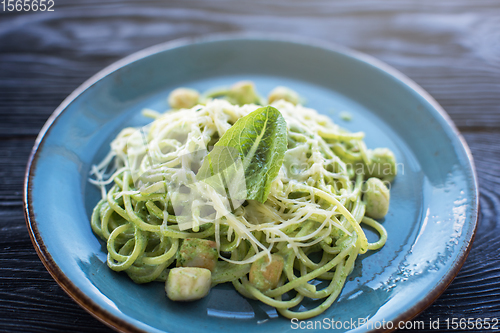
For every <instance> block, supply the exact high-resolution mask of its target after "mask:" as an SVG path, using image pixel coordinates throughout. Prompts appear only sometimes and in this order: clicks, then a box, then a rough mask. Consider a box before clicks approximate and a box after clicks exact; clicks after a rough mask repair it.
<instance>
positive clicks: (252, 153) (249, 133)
mask: <svg viewBox="0 0 500 333" xmlns="http://www.w3.org/2000/svg"><path fill="white" fill-rule="evenodd" d="M286 149H287V129H286V122H285V119H284V118H283V116H282V115H281V113H280V112H279V111H278V110H277V109H276V108H273V107H272V106H267V107H263V108H259V109H257V110H255V111H253V112H252V113H250V114H248V115H246V116H245V117H242V118H240V119H238V121H237V122H236V123H235V124H234V125H233V126H232V127H231V128H230V129H229V130H227V131H226V133H224V135H223V136H222V137H221V138H220V139H219V141H218V142H217V143H216V144H215V146H214V149H213V150H212V151H211V152H210V154H208V155H207V157H206V158H205V160H204V161H203V164H202V166H201V168H200V170H199V171H198V174H197V175H196V178H197V179H198V180H204V179H207V178H209V177H210V176H213V175H215V174H218V173H221V172H222V171H224V170H228V169H229V166H231V165H233V164H235V163H236V162H237V160H241V165H242V168H243V171H244V175H245V184H246V192H247V193H246V194H247V195H246V199H247V200H257V201H259V202H261V203H264V202H265V201H266V200H267V197H268V195H269V192H270V191H271V182H272V181H273V180H274V179H275V178H276V176H277V175H278V172H279V170H280V168H281V165H282V164H283V157H284V155H285V152H286ZM233 169H234V168H233ZM224 178H226V179H227V177H224ZM227 180H228V181H229V182H230V181H231V178H229V179H227ZM226 187H227V186H226Z"/></svg>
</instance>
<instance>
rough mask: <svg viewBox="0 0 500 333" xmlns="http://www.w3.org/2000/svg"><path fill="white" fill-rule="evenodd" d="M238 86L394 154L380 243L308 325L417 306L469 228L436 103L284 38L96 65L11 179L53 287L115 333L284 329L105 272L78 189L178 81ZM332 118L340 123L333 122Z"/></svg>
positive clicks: (447, 268) (258, 315) (336, 50)
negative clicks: (287, 95) (344, 115)
mask: <svg viewBox="0 0 500 333" xmlns="http://www.w3.org/2000/svg"><path fill="white" fill-rule="evenodd" d="M242 79H248V80H253V81H254V82H255V84H256V86H257V89H258V91H259V92H260V93H261V94H263V95H267V93H268V92H269V91H270V90H271V89H272V88H273V87H275V86H277V85H284V86H288V87H290V88H292V89H294V90H296V91H298V92H299V93H300V94H301V95H302V96H303V97H305V98H306V99H307V106H309V107H312V108H315V109H317V110H318V111H319V112H320V113H324V114H327V115H329V116H331V117H332V119H333V120H334V121H335V122H337V123H339V124H340V125H341V126H343V127H346V128H348V129H350V130H352V131H358V130H361V131H364V132H365V133H366V139H365V142H366V144H367V146H368V147H369V148H375V147H388V148H390V149H391V150H392V151H394V152H395V155H396V157H397V160H398V171H399V175H398V176H397V178H396V180H395V181H394V183H393V186H392V189H391V200H392V201H391V207H390V211H389V214H388V215H387V216H386V218H385V221H384V226H385V227H386V228H387V231H388V233H389V239H388V241H387V244H386V245H385V246H384V247H383V248H382V249H381V250H378V251H369V253H367V254H365V255H362V256H360V257H359V258H358V260H357V262H356V267H355V269H354V271H353V272H352V274H351V275H350V276H349V278H348V281H347V283H346V285H345V287H344V289H343V291H342V293H341V295H340V297H339V298H338V300H337V301H336V302H335V303H334V304H333V305H332V307H331V308H330V309H328V310H327V311H326V312H325V313H324V314H322V315H320V316H318V317H317V318H315V320H321V321H323V319H325V318H332V319H333V320H335V321H342V322H344V321H351V319H352V320H353V321H354V322H356V323H357V322H358V319H359V318H369V319H370V320H371V321H372V322H377V321H378V322H382V320H385V321H393V322H394V323H395V325H396V323H397V322H398V321H400V320H408V319H410V318H412V317H414V316H415V315H416V314H418V313H419V312H420V311H422V310H423V309H425V308H426V307H427V306H428V305H430V304H431V303H432V301H434V300H435V299H436V298H437V297H438V296H439V295H440V294H441V293H442V292H443V291H444V290H445V289H446V287H447V285H448V284H449V283H450V282H451V280H452V279H453V278H454V276H455V275H456V274H457V273H458V270H459V269H460V267H461V265H462V263H463V261H464V260H465V258H466V256H467V254H468V252H469V250H470V245H471V241H472V238H473V236H474V232H475V228H476V223H477V209H478V202H477V199H478V198H477V184H476V177H475V172H474V166H473V162H472V158H471V155H470V153H469V151H468V148H467V146H466V144H465V142H464V141H463V140H462V138H461V136H460V135H459V134H458V132H457V131H456V130H455V128H454V126H453V124H452V123H451V121H450V120H449V118H448V116H447V115H446V114H445V113H444V111H442V109H441V108H440V106H439V105H438V104H437V103H436V102H435V101H434V100H433V99H432V98H431V97H430V96H429V95H428V94H426V93H425V92H424V91H423V90H422V89H421V88H419V87H418V86H417V85H416V84H414V83H413V82H412V81H410V80H409V79H408V78H406V77H405V76H403V75H402V74H400V73H398V72H397V71H395V70H394V69H392V68H390V67H389V66H387V65H384V64H382V63H380V62H379V61H377V60H375V59H373V58H371V57H368V56H366V55H362V54H360V53H357V52H354V51H351V50H347V49H344V48H341V47H338V46H331V45H326V46H325V45H324V44H314V43H310V42H307V43H303V42H301V41H297V40H296V39H290V38H288V37H285V38H283V37H251V36H250V37H248V36H234V35H233V36H222V37H221V36H219V37H212V38H205V39H197V40H194V41H185V40H184V41H174V42H170V43H166V44H162V45H158V46H155V47H152V48H149V49H147V50H144V51H141V52H139V53H137V54H134V55H132V56H130V57H128V58H126V59H124V60H121V61H119V62H117V63H116V64H114V65H112V66H110V67H108V68H106V69H105V70H103V71H102V72H100V73H99V74H97V75H96V76H94V77H93V78H91V79H90V80H89V81H87V82H86V83H85V84H83V85H82V86H81V87H80V88H78V89H77V90H76V91H75V92H74V93H73V94H72V95H70V96H69V97H68V98H67V99H66V100H65V101H64V102H63V104H62V105H61V106H60V107H59V108H58V109H57V110H56V111H55V112H54V115H53V116H52V117H51V118H50V119H49V120H48V121H47V124H46V125H45V127H44V128H43V129H42V131H41V133H40V136H39V137H38V140H37V144H36V145H35V147H34V149H33V154H32V156H31V158H30V162H29V164H28V169H27V176H26V184H25V214H26V219H27V223H28V228H29V230H30V233H31V236H32V239H33V242H34V244H35V248H36V249H37V252H38V253H39V255H40V257H41V259H42V261H43V262H44V264H45V266H46V267H47V269H48V270H49V272H50V273H51V274H52V276H53V277H54V278H55V279H56V281H57V282H58V283H59V284H60V285H61V286H62V287H63V289H64V290H65V291H66V292H67V293H68V294H69V295H70V296H71V297H73V298H74V299H75V300H76V301H77V302H78V303H79V304H80V305H82V306H83V307H84V308H86V309H87V310H88V311H90V312H91V313H92V314H94V315H95V316H96V317H97V318H99V319H100V320H102V321H104V322H105V323H107V324H109V325H111V326H113V327H115V328H117V329H119V330H123V331H141V330H143V331H152V332H159V331H168V332H205V331H206V332H232V333H233V332H235V331H241V332H254V331H255V332H257V331H258V332H287V331H295V330H294V328H297V327H298V326H297V324H294V323H291V322H290V320H288V319H285V318H282V317H279V316H277V314H276V312H275V310H274V309H272V308H270V307H268V306H265V305H263V304H261V303H259V302H256V301H250V300H247V299H245V298H243V297H241V296H240V295H239V294H238V293H237V292H236V291H235V290H234V289H233V287H232V286H231V285H222V286H218V287H216V288H215V289H213V290H212V291H211V292H210V294H209V296H208V297H206V298H204V299H203V300H201V301H198V302H194V303H188V304H183V303H173V302H170V301H169V300H168V299H167V298H166V296H165V293H164V285H163V284H161V283H151V284H148V285H136V284H134V283H133V282H132V281H131V280H130V279H129V278H128V277H127V276H126V275H125V274H119V273H116V272H113V271H111V270H110V269H109V268H108V267H107V265H106V249H105V246H103V244H102V243H101V242H100V241H99V240H98V239H97V238H96V237H95V236H94V234H93V233H92V230H91V228H90V224H89V218H90V215H91V211H92V208H93V206H94V205H95V204H96V202H97V201H98V199H99V196H100V194H99V192H98V190H97V189H96V188H95V187H93V186H92V185H91V184H89V183H88V181H87V179H88V174H89V170H90V166H91V165H92V164H93V163H96V162H98V161H100V160H101V159H102V158H103V157H104V155H105V154H106V152H107V151H108V150H109V143H110V141H111V140H112V139H113V138H114V137H115V135H116V134H117V133H118V132H119V131H120V130H121V129H122V128H124V127H126V126H139V125H144V124H146V123H147V122H148V120H147V119H146V118H144V117H143V116H142V115H141V110H142V109H143V108H145V107H147V108H151V109H154V110H157V111H164V110H166V109H167V104H166V97H167V95H168V93H169V92H170V91H171V90H172V89H174V88H176V87H179V86H187V87H192V88H196V89H199V90H202V91H203V90H206V89H208V88H212V87H214V86H221V85H230V84H232V83H234V82H235V81H238V80H242ZM342 111H348V112H349V113H350V114H351V115H352V120H351V121H344V120H342V119H341V117H340V116H339V114H341V112H342ZM368 236H369V237H370V235H368ZM371 236H373V235H371ZM372 326H373V325H372ZM325 327H326V328H328V327H327V326H323V328H325ZM349 327H350V325H349ZM350 328H353V327H350ZM371 328H373V327H368V326H366V325H365V326H361V327H358V328H357V329H356V331H366V330H371ZM343 330H344V329H341V330H340V331H343Z"/></svg>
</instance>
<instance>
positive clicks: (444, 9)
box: [0, 0, 500, 136]
mask: <svg viewBox="0 0 500 333" xmlns="http://www.w3.org/2000/svg"><path fill="white" fill-rule="evenodd" d="M119 3H120V4H122V2H117V1H116V0H115V1H110V2H108V3H107V4H105V5H101V4H100V3H99V4H98V3H96V2H83V1H75V2H64V1H60V2H58V3H57V5H56V6H57V11H56V12H54V13H40V12H38V13H30V14H29V15H13V14H10V15H7V16H5V17H3V16H2V20H1V21H0V45H2V47H1V48H0V119H2V122H1V123H0V133H1V134H0V135H2V136H8V135H24V134H27V135H35V134H36V133H37V132H38V130H39V129H40V128H41V126H42V125H43V123H44V121H45V119H46V118H47V117H48V116H49V115H50V113H51V112H52V111H53V110H54V109H55V108H56V107H57V105H58V104H59V103H60V102H61V101H62V100H63V99H64V97H66V96H67V95H68V94H69V93H70V92H71V91H72V90H73V89H74V88H76V87H77V86H78V85H79V84H81V83H82V82H83V81H85V80H86V79H87V78H88V77H90V76H91V75H92V74H94V73H95V72H97V71H98V70H99V69H101V68H103V67H105V66H106V65H108V64H109V63H111V62H112V61H114V60H117V59H119V58H121V57H123V56H125V55H128V54H130V53H132V52H135V51H137V50H139V49H142V48H144V47H147V46H150V45H153V44H156V43H160V42H164V41H166V40H171V39H174V38H178V37H185V36H196V35H200V34H206V33H214V32H229V31H255V32H259V31H260V32H278V33H279V32H285V33H291V34H295V35H298V36H304V37H311V38H317V39H322V40H326V41H330V42H335V43H339V44H342V45H346V46H349V47H352V48H354V49H358V50H361V51H364V52H366V53H368V54H371V55H373V56H375V57H377V58H379V59H381V60H383V61H385V62H387V63H388V64H390V65H392V66H394V67H396V68H397V69H399V70H400V71H402V72H403V73H405V74H406V75H408V76H409V77H411V78H412V79H414V80H415V81H416V82H417V83H419V84H420V85H422V86H423V87H424V88H425V89H426V90H427V91H429V93H431V95H433V96H434V97H435V98H436V99H437V100H438V102H440V103H441V104H442V106H443V107H444V108H445V109H446V110H447V111H448V113H449V114H450V115H451V117H452V119H453V120H454V121H455V122H456V124H457V125H458V126H459V127H460V128H463V129H467V128H468V127H481V128H482V127H486V128H500V94H499V91H500V58H499V57H498V54H499V51H500V44H499V43H495V42H493V41H495V40H497V39H498V35H499V31H500V20H498V15H499V14H500V8H498V7H499V6H496V5H494V2H491V1H474V2H473V3H471V2H468V1H454V2H449V1H444V2H439V3H436V2H435V1H431V0H425V1H419V2H414V1H397V2H394V1H375V2H373V3H372V2H369V1H353V2H349V1H344V2H333V1H319V0H318V1H310V2H307V4H306V3H304V2H302V1H281V2H280V1H278V2H272V1H258V2H256V4H255V5H252V6H249V5H247V4H245V3H244V2H242V3H235V2H232V1H209V2H207V1H201V0H198V1H189V2H184V1H183V2H180V1H172V2H168V3H160V2H148V3H147V4H142V2H141V4H138V3H136V2H132V1H130V2H128V3H129V5H130V6H125V7H124V6H118V4H119ZM2 15H4V14H2ZM257 23H258V24H257ZM16 27H22V30H19V29H17V28H16ZM20 122H23V123H24V125H25V126H23V127H19V126H13V125H16V124H19V123H20Z"/></svg>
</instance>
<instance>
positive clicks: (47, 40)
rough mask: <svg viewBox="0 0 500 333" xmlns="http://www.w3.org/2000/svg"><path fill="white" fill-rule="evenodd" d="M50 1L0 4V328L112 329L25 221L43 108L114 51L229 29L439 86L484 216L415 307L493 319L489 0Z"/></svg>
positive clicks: (499, 309) (499, 132)
mask: <svg viewBox="0 0 500 333" xmlns="http://www.w3.org/2000/svg"><path fill="white" fill-rule="evenodd" d="M54 1H55V5H54V7H53V9H54V11H53V12H50V13H49V12H40V11H38V12H4V11H2V8H1V7H0V331H18V332H48V331H50V332H67V331H72V332H104V331H110V329H109V328H107V327H106V326H105V325H104V324H101V323H100V322H99V321H97V320H96V319H94V318H93V317H92V316H91V315H89V314H88V313H86V312H85V311H84V310H82V309H81V308H80V307H79V306H78V305H77V304H76V303H75V302H73V301H72V300H71V299H70V298H69V297H68V296H67V295H66V294H65V293H64V291H63V290H62V289H61V288H59V286H58V285H57V284H56V283H55V282H54V280H52V278H51V277H50V275H49V273H47V271H46V270H45V268H44V267H43V265H42V263H41V262H40V260H39V259H38V257H37V255H36V252H35V250H34V248H33V246H32V244H31V241H30V238H29V236H28V232H27V229H26V226H25V221H24V216H23V210H22V187H23V177H24V169H25V165H26V161H27V158H28V155H29V153H30V150H31V147H32V146H33V142H34V140H35V138H36V135H37V134H38V132H39V130H40V128H41V127H42V125H43V124H44V122H45V121H46V119H47V118H48V117H49V115H50V114H51V113H52V112H53V110H54V109H55V108H56V107H57V106H58V105H59V103H60V102H61V101H62V100H63V99H64V98H65V97H66V96H67V95H68V94H69V93H71V91H72V90H73V89H75V88H76V87H77V86H79V85H80V84H81V83H82V82H83V81H85V80H86V79H87V78H88V77H90V76H91V75H92V74H94V73H95V72H97V71H98V70H100V69H102V68H103V67H105V66H106V65H108V64H110V63H112V62H114V61H115V60H117V59H119V58H121V57H123V56H126V55H128V54H130V53H132V52H135V51H137V50H140V49H142V48H144V47H147V46H150V45H153V44H157V43H160V42H164V41H168V40H172V39H175V38H178V37H186V36H199V35H204V34H208V33H215V32H230V31H250V32H286V33H292V34H296V35H300V36H306V37H308V36H309V37H314V38H316V39H318V38H319V39H323V40H327V41H331V42H335V43H339V44H343V45H345V46H348V47H351V48H354V49H357V50H360V51H362V52H365V53H368V54H371V55H373V56H375V57H377V58H378V59H380V60H382V61H385V62H387V63H388V64H390V65H392V66H394V67H395V68H397V69H399V70H400V71H401V72H403V73H405V74H406V75H408V76H409V77H410V78H412V79H413V80H415V81H416V82H417V83H418V84H420V85H421V86H422V87H423V88H424V89H426V90H427V91H428V92H429V93H430V94H431V95H433V96H434V97H435V98H436V100H437V101H438V102H439V103H440V104H441V105H442V106H443V107H444V109H445V110H446V111H447V112H448V113H449V115H450V116H451V118H452V119H453V120H454V122H455V124H456V125H457V126H458V128H459V129H460V131H461V132H462V133H463V134H464V136H465V138H466V140H467V142H468V144H469V146H470V148H471V150H472V153H473V155H474V158H475V162H476V166H477V172H478V175H479V185H480V192H481V199H480V202H481V216H480V220H479V226H478V230H477V235H476V238H475V241H474V245H473V248H472V251H471V252H470V255H469V257H468V259H467V261H466V262H465V265H464V266H463V268H462V270H461V271H460V273H459V274H458V276H457V278H456V279H455V280H454V282H453V283H452V284H451V285H450V287H449V288H448V289H447V290H446V292H445V293H444V294H443V295H442V296H441V297H440V298H439V299H438V300H437V301H436V302H435V303H434V304H433V305H432V306H430V307H429V308H428V309H427V310H425V311H424V312H423V313H422V314H421V315H420V316H419V317H417V318H416V319H415V320H424V321H426V322H428V320H429V319H434V320H435V319H437V318H439V319H440V320H441V322H443V320H445V319H446V318H450V319H451V318H500V223H499V222H500V2H499V1H497V0H473V1H472V0H471V1H466V0H440V1H436V0H419V1H409V0H398V1H395V0H394V1H391V0H383V1H382V0H379V1H377V0H371V1H370V0H355V1H348V0H344V1H333V0H313V1H311V0H310V1H306V0H276V1H273V0H253V1H236V0H234V1H231V0H211V1H203V0H166V1H160V0H150V1H140V0H135V1H131V0H121V1H120V0H111V1H96V0H71V1H70V0H54ZM0 6H2V4H1V3H0ZM426 328H427V329H428V327H426ZM441 329H442V330H445V329H444V326H442V327H441Z"/></svg>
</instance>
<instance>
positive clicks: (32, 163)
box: [23, 32, 479, 332]
mask: <svg viewBox="0 0 500 333" xmlns="http://www.w3.org/2000/svg"><path fill="white" fill-rule="evenodd" d="M231 40H234V41H242V40H249V41H265V40H267V41H279V42H287V43H293V44H299V45H301V46H306V47H315V48H320V49H323V50H327V51H332V52H336V53H340V54H342V55H345V56H347V57H350V58H354V59H356V60H359V61H361V62H364V63H367V64H369V65H371V66H373V67H375V68H378V69H380V70H381V71H383V72H385V73H387V74H389V75H390V76H392V77H393V78H395V79H397V80H399V81H401V82H402V83H403V84H404V85H406V86H408V87H409V88H411V89H412V90H413V91H415V92H416V93H417V94H418V95H419V96H420V97H422V98H423V99H424V100H425V101H426V102H427V103H429V104H430V105H431V106H432V108H433V109H434V110H435V111H437V114H438V115H439V116H441V117H442V119H443V120H444V121H445V123H446V124H447V125H448V126H449V128H450V129H451V132H452V134H453V135H454V136H455V137H456V138H458V140H459V142H460V145H461V148H463V149H464V152H465V155H466V157H467V162H468V163H469V167H470V171H471V175H472V179H471V180H472V185H473V186H472V188H471V193H472V194H473V196H474V198H472V201H473V202H472V205H473V207H472V221H471V222H472V223H473V228H472V232H471V236H470V238H469V239H466V241H467V244H466V246H465V248H464V249H462V250H461V253H459V255H458V257H457V260H456V261H455V262H454V263H453V265H451V267H450V269H449V271H448V272H447V274H446V275H445V276H444V277H443V279H442V280H441V281H440V282H439V283H438V284H437V285H436V287H435V288H434V289H433V290H432V291H430V292H429V293H427V295H426V296H425V297H424V298H423V299H422V300H421V301H420V302H418V303H416V304H414V305H413V306H412V307H410V308H409V309H407V310H406V311H404V312H402V313H400V314H399V315H398V316H397V317H396V318H395V319H394V320H393V322H394V324H395V325H394V329H395V328H396V327H398V323H400V322H406V321H409V320H412V319H413V318H415V317H416V316H417V315H419V314H420V313H421V312H422V311H424V310H425V309H426V308H428V307H429V306H430V305H431V304H432V303H433V302H434V301H435V300H436V299H437V298H439V296H440V295H441V294H442V293H444V291H445V290H446V289H447V288H448V286H449V285H450V284H451V282H452V281H453V280H454V278H455V277H456V276H457V274H458V273H459V271H460V269H461V268H462V266H463V264H464V263H465V261H466V259H467V256H468V255H469V253H470V250H471V248H472V244H473V241H474V238H475V235H476V231H477V226H478V218H479V185H478V179H477V171H476V167H475V164H474V159H473V156H472V153H471V151H470V149H469V146H468V144H467V142H466V141H465V139H464V137H463V136H462V134H461V133H460V131H459V130H458V128H457V127H456V125H455V124H454V122H453V120H452V119H451V118H450V116H449V115H448V114H447V113H446V111H445V110H444V109H443V108H442V107H441V105H439V103H438V102H437V101H436V100H435V99H434V98H433V97H432V96H431V95H430V94H429V93H428V92H427V91H425V90H424V89H423V88H422V87H420V86H419V85H418V84H417V83H415V82H414V81H413V80H412V79H410V78H409V77H407V76H406V75H405V74H403V73H401V72H400V71H398V70H397V69H395V68H393V67H392V66H390V65H388V64H386V63H384V62H382V61H381V60H378V59H377V58H375V57H373V56H371V55H368V54H365V53H362V52H359V51H356V50H353V49H351V48H348V47H345V46H342V45H339V44H336V43H332V42H329V41H324V40H319V39H315V38H306V37H301V36H297V35H293V34H284V33H271V34H266V35H264V34H262V33H251V32H236V33H234V32H232V33H215V34H208V35H202V36H196V37H183V38H178V39H174V40H171V41H167V42H163V43H160V44H156V45H153V46H150V47H147V48H145V49H142V50H140V51H137V52H135V53H132V54H131V55H129V56H126V57H124V58H121V59H119V60H117V61H115V62H113V63H112V64H110V65H108V66H106V67H105V68H103V69H102V70H100V71H99V72H97V73H96V74H94V75H93V76H91V77H90V78H89V79H87V80H86V81H85V82H84V83H82V84H81V85H80V86H79V87H78V88H76V89H75V90H74V91H73V92H72V93H71V94H70V95H68V97H66V98H65V99H64V100H63V102H62V103H61V104H60V105H59V106H58V107H57V108H56V109H55V110H54V112H53V113H52V114H51V115H50V116H49V118H48V119H47V121H46V122H45V124H44V125H43V127H42V129H41V130H40V132H39V134H38V136H37V138H36V140H35V143H34V145H33V148H32V150H31V153H30V156H29V158H28V162H27V165H26V169H25V175H24V185H23V206H24V207H23V211H24V217H25V221H26V226H27V228H28V231H29V235H30V238H31V241H32V243H33V246H34V248H35V250H36V252H37V254H38V257H39V258H40V260H41V261H42V263H43V265H44V266H45V268H46V269H47V271H48V272H49V273H50V275H51V276H52V278H53V279H54V280H55V281H56V282H57V284H58V285H59V286H60V287H61V288H62V289H63V290H64V291H65V292H66V293H67V294H68V295H69V296H70V297H71V298H72V299H73V300H74V301H75V302H76V303H77V304H78V305H80V306H81V307H82V308H83V309H85V310H86V311H87V312H88V313H90V314H91V315H92V316H94V317H95V318H97V319H98V320H99V321H101V322H102V323H104V324H105V325H107V326H109V327H111V328H113V329H115V330H118V331H120V332H147V331H145V330H143V329H140V328H139V327H137V326H135V325H133V324H131V323H130V322H128V321H127V320H125V319H124V318H120V317H118V316H116V315H114V314H112V313H110V312H108V311H107V310H106V309H105V308H102V307H100V306H99V305H97V303H95V302H94V301H93V300H92V298H90V297H88V296H87V295H86V294H85V293H84V292H82V291H81V290H80V289H79V288H78V287H77V286H76V285H75V284H74V283H73V282H72V281H71V279H70V278H68V277H67V276H66V275H65V274H64V273H63V272H62V270H61V269H60V268H59V266H58V265H57V264H56V262H55V261H54V260H53V258H52V256H51V254H50V252H49V251H48V250H47V248H46V247H45V244H44V242H43V239H42V237H41V235H40V233H39V231H38V224H37V221H36V218H35V215H34V213H33V211H32V209H31V206H32V203H33V197H32V191H31V187H32V179H33V178H34V175H35V169H36V168H35V167H36V164H37V160H38V152H39V148H40V147H41V146H42V145H43V143H44V139H45V137H46V136H47V134H48V133H49V132H50V130H51V129H52V126H53V125H54V124H55V122H56V121H57V119H58V118H59V116H60V115H61V114H62V113H63V112H64V111H65V110H66V108H67V107H68V106H69V105H70V104H71V103H72V102H73V101H74V100H75V99H76V98H78V97H79V96H80V95H81V94H83V93H84V92H85V91H87V89H89V88H90V87H92V86H93V85H94V84H96V83H97V82H99V81H100V80H102V79H103V78H105V77H107V76H108V75H110V74H112V73H113V72H115V71H117V70H119V69H120V68H122V67H125V66H127V65H130V64H132V63H134V62H136V61H139V60H141V59H143V58H146V57H148V56H152V55H154V54H158V53H161V52H166V51H169V50H172V49H175V48H178V47H182V46H188V45H192V44H203V43H210V42H230V41H231ZM145 324H146V325H148V324H147V323H145ZM394 329H392V330H394ZM392 330H389V331H392ZM379 331H383V329H380V330H377V329H375V330H372V331H371V332H379Z"/></svg>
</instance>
